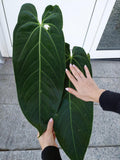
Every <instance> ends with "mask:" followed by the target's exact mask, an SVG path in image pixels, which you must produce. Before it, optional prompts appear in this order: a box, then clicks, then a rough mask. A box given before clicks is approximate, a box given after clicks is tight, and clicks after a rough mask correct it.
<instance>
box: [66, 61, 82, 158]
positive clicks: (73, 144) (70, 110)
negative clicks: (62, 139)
mask: <svg viewBox="0 0 120 160" xmlns="http://www.w3.org/2000/svg"><path fill="white" fill-rule="evenodd" d="M70 63H72V59H70ZM69 87H70V80H69ZM68 94H69V110H70V124H71V132H72V138H73V146H74V150H75V155H76V159H79V158H78V156H77V151H76V146H75V139H74V133H73V124H72V111H71V109H72V107H71V95H70V93H68Z"/></svg>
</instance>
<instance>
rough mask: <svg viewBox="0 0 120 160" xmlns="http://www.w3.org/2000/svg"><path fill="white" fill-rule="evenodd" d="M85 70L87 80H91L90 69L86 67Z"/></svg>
mask: <svg viewBox="0 0 120 160" xmlns="http://www.w3.org/2000/svg"><path fill="white" fill-rule="evenodd" d="M84 70H85V73H86V76H87V78H91V75H90V72H89V69H88V67H87V66H86V65H85V66H84Z"/></svg>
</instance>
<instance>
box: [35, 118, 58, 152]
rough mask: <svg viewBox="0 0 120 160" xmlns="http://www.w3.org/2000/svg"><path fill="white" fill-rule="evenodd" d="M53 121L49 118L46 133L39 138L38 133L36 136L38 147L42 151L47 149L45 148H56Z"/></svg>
mask: <svg viewBox="0 0 120 160" xmlns="http://www.w3.org/2000/svg"><path fill="white" fill-rule="evenodd" d="M53 123H54V121H53V119H52V118H50V120H49V121H48V125H47V129H46V131H45V132H44V133H43V134H42V135H41V136H40V137H38V136H39V132H38V135H37V138H38V140H39V143H40V146H41V148H42V150H43V149H44V148H45V147H47V146H55V147H58V146H57V144H56V142H55V138H56V136H55V132H54V130H53Z"/></svg>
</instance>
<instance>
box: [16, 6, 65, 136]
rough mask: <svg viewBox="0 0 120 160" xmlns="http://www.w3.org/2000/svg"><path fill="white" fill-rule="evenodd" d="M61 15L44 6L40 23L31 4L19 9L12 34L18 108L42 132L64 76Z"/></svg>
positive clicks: (56, 104)
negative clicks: (19, 107)
mask: <svg viewBox="0 0 120 160" xmlns="http://www.w3.org/2000/svg"><path fill="white" fill-rule="evenodd" d="M62 26H63V22H62V14H61V11H60V9H59V7H58V6H48V7H47V8H46V9H45V12H44V14H43V16H42V22H41V24H40V23H39V21H38V17H37V12H36V9H35V7H34V6H33V5H32V4H24V5H23V6H22V8H21V10H20V13H19V17H18V22H17V25H16V27H15V30H14V37H13V66H14V73H15V80H16V86H17V93H18V100H19V103H20V106H21V109H22V111H23V113H24V115H25V116H26V118H27V119H28V121H29V122H30V123H31V124H32V125H34V126H35V127H36V128H37V129H38V130H39V132H40V133H41V134H42V133H43V132H44V131H45V129H46V125H47V122H48V120H49V118H50V117H54V114H55V113H56V112H57V110H58V107H59V104H60V101H61V97H62V93H63V89H64V77H65V54H64V52H65V51H64V50H65V47H64V36H63V32H62Z"/></svg>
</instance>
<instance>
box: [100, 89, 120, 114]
mask: <svg viewBox="0 0 120 160" xmlns="http://www.w3.org/2000/svg"><path fill="white" fill-rule="evenodd" d="M99 103H100V106H101V107H102V108H103V110H106V111H113V112H116V113H119V114H120V93H116V92H112V91H109V90H106V91H104V92H102V94H101V95H100V97H99Z"/></svg>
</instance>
